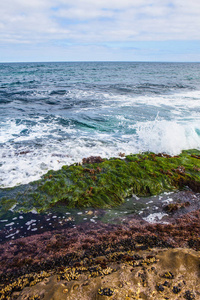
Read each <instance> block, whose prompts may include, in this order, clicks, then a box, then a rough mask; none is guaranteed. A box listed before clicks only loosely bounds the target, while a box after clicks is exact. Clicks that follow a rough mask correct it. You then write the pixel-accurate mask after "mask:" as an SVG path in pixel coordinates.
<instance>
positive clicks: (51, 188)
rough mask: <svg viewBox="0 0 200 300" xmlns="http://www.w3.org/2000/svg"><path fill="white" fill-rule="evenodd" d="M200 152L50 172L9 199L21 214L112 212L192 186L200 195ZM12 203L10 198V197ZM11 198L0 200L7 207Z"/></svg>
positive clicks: (96, 160)
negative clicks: (57, 209)
mask: <svg viewBox="0 0 200 300" xmlns="http://www.w3.org/2000/svg"><path fill="white" fill-rule="evenodd" d="M199 170H200V151H198V150H188V151H183V152H182V153H181V154H180V155H179V156H169V155H166V154H154V153H142V154H134V155H127V156H125V157H124V158H110V159H102V158H100V157H90V158H85V159H83V164H82V165H81V164H74V165H71V166H63V167H62V168H61V169H60V170H58V171H52V170H51V171H49V172H48V173H47V174H45V175H44V176H43V177H42V178H41V179H40V180H38V181H35V182H33V183H31V184H29V185H28V186H27V187H24V191H23V192H20V193H18V194H17V195H15V197H13V199H9V202H10V203H11V202H12V203H16V202H17V206H16V209H17V210H24V211H29V210H31V209H32V208H33V207H35V208H36V209H37V210H38V211H44V210H47V209H48V208H50V207H52V206H54V205H58V204H59V205H65V206H67V207H69V208H73V207H79V208H80V207H99V208H100V207H102V208H106V207H112V206H117V205H120V204H121V203H122V202H123V201H124V199H125V198H126V197H129V196H131V195H132V194H135V195H137V196H151V195H156V194H159V193H161V192H164V191H168V190H175V189H179V188H183V187H185V186H188V187H189V188H191V189H192V190H194V191H196V192H198V191H200V172H199ZM9 198H10V197H9ZM5 203H6V199H5V197H4V199H3V200H1V201H0V205H1V207H2V208H4V204H5Z"/></svg>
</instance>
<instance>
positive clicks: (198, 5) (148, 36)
mask: <svg viewBox="0 0 200 300" xmlns="http://www.w3.org/2000/svg"><path fill="white" fill-rule="evenodd" d="M199 15H200V2H199V0H192V1H188V0H162V1H160V0H152V1H149V0H134V1H133V0H123V1H122V0H96V1H94V0H84V1H83V0H42V1H41V0H31V1H27V0H6V1H2V3H1V6H0V43H1V44H3V45H9V44H10V45H12V44H14V45H16V44H19V45H20V44H23V43H24V44H32V45H42V44H44V45H46V44H48V45H49V47H52V45H59V43H60V45H62V47H64V45H65V46H66V45H69V44H70V45H71V44H73V45H74V46H76V45H79V46H80V45H82V46H84V45H85V46H87V45H88V44H90V45H91V44H92V45H94V46H97V47H101V46H102V45H103V44H105V43H108V42H110V43H112V42H113V43H114V42H119V43H125V42H130V43H134V42H136V41H147V42H151V41H178V40H179V41H183V40H185V41H191V40H200V18H199ZM98 49H99V48H98ZM1 51H2V50H1ZM113 51H114V50H113Z"/></svg>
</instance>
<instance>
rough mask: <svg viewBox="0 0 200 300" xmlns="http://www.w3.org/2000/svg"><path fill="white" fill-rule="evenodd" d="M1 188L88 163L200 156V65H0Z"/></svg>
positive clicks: (114, 63) (68, 63) (87, 63)
mask: <svg viewBox="0 0 200 300" xmlns="http://www.w3.org/2000/svg"><path fill="white" fill-rule="evenodd" d="M0 115H1V118H0V130H1V134H0V187H1V188H4V187H13V186H16V185H20V184H26V183H28V182H31V181H33V180H37V179H39V178H40V177H41V175H42V174H44V173H46V172H47V171H48V170H50V169H53V170H58V169H60V168H61V167H62V166H63V165H65V164H67V165H69V164H72V163H74V162H81V160H82V159H83V158H84V157H88V156H91V155H93V156H97V155H100V156H101V157H104V158H109V157H118V156H119V153H125V154H126V155H127V154H130V153H133V154H134V153H139V152H144V151H153V152H155V153H159V152H165V153H168V154H172V155H173V154H178V153H180V152H181V150H183V149H191V148H196V149H200V63H152V62H149V63H146V62H63V63H62V62H59V63H8V64H0Z"/></svg>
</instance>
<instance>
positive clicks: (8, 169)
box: [0, 90, 200, 213]
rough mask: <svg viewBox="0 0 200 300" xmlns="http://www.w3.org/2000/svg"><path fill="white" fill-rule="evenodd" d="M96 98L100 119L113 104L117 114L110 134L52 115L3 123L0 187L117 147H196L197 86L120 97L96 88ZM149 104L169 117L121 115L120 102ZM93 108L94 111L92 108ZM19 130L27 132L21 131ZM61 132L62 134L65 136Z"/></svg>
mask: <svg viewBox="0 0 200 300" xmlns="http://www.w3.org/2000/svg"><path fill="white" fill-rule="evenodd" d="M73 93H74V94H73V97H77V99H80V98H79V97H83V98H84V97H85V98H87V97H93V96H94V95H93V92H91V91H78V90H77V91H76V92H75V91H73ZM76 93H77V95H76ZM78 93H82V94H81V95H79V94H78ZM88 93H89V94H88ZM97 98H98V99H102V106H101V107H100V108H101V109H104V113H102V117H104V118H105V119H109V118H110V117H111V115H113V114H115V109H118V114H116V115H114V116H113V117H115V118H116V129H115V127H114V125H113V129H112V130H111V131H110V132H109V133H104V132H103V131H96V132H92V131H91V132H88V131H83V130H82V131H81V130H80V129H77V128H75V126H73V125H69V126H63V125H62V124H59V123H58V121H57V120H56V118H55V119H54V118H53V119H52V120H50V121H49V122H48V123H45V118H44V117H38V118H32V119H31V118H30V120H28V121H30V122H34V124H35V125H29V123H28V122H27V124H26V123H16V121H15V120H7V121H5V122H4V123H2V131H1V142H2V143H3V144H2V145H1V148H0V160H1V164H0V187H13V186H16V185H20V184H26V183H29V182H31V181H34V180H38V179H39V178H41V176H42V175H43V174H45V173H46V172H47V171H48V170H50V169H53V170H58V169H60V168H61V167H62V166H63V165H70V164H73V163H75V162H81V161H82V159H83V158H84V157H88V156H91V155H93V156H101V157H105V158H109V157H113V156H114V157H119V153H120V152H122V153H125V154H126V155H127V154H130V153H139V152H143V151H152V152H155V153H158V152H165V153H168V154H171V155H176V154H179V153H180V152H181V151H182V150H183V149H191V148H196V149H200V135H199V132H200V115H199V114H198V111H196V109H197V108H198V109H199V100H200V91H192V92H187V93H177V94H172V95H159V96H153V97H152V96H139V97H133V96H129V95H122V96H120V97H119V96H116V95H111V94H107V93H105V94H102V93H99V94H98V93H97V92H96V91H95V99H97ZM81 99H82V98H81ZM104 100H105V101H104ZM148 105H150V106H151V107H152V106H153V107H154V110H157V112H159V109H163V107H164V106H168V107H167V109H168V111H169V112H171V119H170V118H167V119H163V118H161V117H156V118H155V119H154V120H153V115H151V117H150V118H149V120H147V119H146V117H145V119H142V108H140V109H141V119H142V121H141V120H140V121H137V120H135V119H134V118H133V119H131V117H130V116H129V117H126V116H124V115H123V114H122V112H123V109H122V108H123V107H126V106H128V107H130V109H133V108H134V107H139V106H141V107H142V106H143V108H144V107H145V106H146V107H147V106H148ZM93 109H94V107H92V106H91V107H90V108H85V114H86V113H87V114H86V116H89V114H90V112H93ZM191 109H193V110H192V111H191ZM80 110H81V109H79V110H77V113H79V114H80ZM106 110H108V113H107V114H106ZM144 110H145V109H144ZM112 111H113V114H112ZM126 111H127V108H126ZM146 111H148V108H147V110H146ZM94 113H95V114H97V111H96V110H95V112H94ZM97 115H98V114H97ZM117 122H118V123H117ZM119 127H121V128H122V131H120V130H119ZM24 130H27V131H28V133H27V134H24V133H23V131H24ZM125 132H128V133H126V134H125ZM62 133H63V134H64V135H65V136H66V138H65V139H63V135H62ZM60 138H61V139H60ZM40 139H41V141H42V142H40ZM37 144H38V145H37ZM12 209H14V206H13V208H12ZM33 213H34V212H33Z"/></svg>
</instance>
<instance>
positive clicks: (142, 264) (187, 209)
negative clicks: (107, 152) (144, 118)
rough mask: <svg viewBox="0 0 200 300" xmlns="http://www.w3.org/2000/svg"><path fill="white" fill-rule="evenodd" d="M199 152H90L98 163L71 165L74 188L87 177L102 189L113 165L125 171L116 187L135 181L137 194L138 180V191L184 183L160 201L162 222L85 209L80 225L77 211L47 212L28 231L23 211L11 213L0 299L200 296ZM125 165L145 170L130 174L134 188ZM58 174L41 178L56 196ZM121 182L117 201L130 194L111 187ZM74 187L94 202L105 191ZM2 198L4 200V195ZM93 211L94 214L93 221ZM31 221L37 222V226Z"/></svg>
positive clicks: (0, 253)
mask: <svg viewBox="0 0 200 300" xmlns="http://www.w3.org/2000/svg"><path fill="white" fill-rule="evenodd" d="M191 151H192V150H191ZM199 158H200V156H199V154H197V152H194V151H193V152H185V153H183V154H182V156H181V157H173V158H172V157H169V156H166V155H164V156H163V155H154V154H144V155H143V156H140V155H138V156H130V157H128V158H127V157H126V160H127V161H123V160H118V159H117V160H116V159H113V160H112V159H111V160H110V161H105V162H103V161H101V162H96V159H97V158H89V159H93V160H95V161H90V160H88V161H83V166H72V167H69V168H68V167H66V169H63V171H66V170H67V172H68V171H70V170H71V169H70V168H72V169H75V170H78V172H79V171H80V169H81V172H79V175H78V176H77V175H76V176H75V175H74V179H73V180H74V182H76V183H77V185H76V184H75V183H73V184H72V182H71V183H70V184H71V185H74V186H76V189H78V187H79V185H80V184H81V182H82V181H83V182H84V184H87V187H88V186H91V180H93V181H94V182H96V183H94V184H96V187H95V188H96V189H97V188H99V187H98V186H97V185H99V184H100V182H101V180H105V176H109V174H111V173H110V172H111V170H110V171H109V168H110V167H111V165H112V168H113V166H114V168H115V171H116V172H118V175H119V176H118V175H117V173H116V174H115V175H116V178H117V179H116V180H117V185H116V187H117V186H118V187H119V186H120V185H119V184H120V182H121V186H123V187H126V189H125V190H126V191H128V190H129V188H130V187H131V186H132V190H131V193H132V192H133V188H137V185H136V186H135V185H134V182H136V181H137V180H138V181H137V184H140V183H141V185H140V190H138V191H141V193H143V192H144V191H145V192H146V193H150V194H151V193H152V194H156V191H157V190H159V191H162V190H166V188H167V187H168V188H170V186H171V188H172V189H175V188H177V187H179V189H182V188H183V189H182V190H180V191H179V192H177V193H175V194H174V195H173V196H172V199H171V200H170V202H169V201H168V202H166V204H165V205H164V204H163V203H164V202H163V203H162V205H160V207H158V210H159V209H160V212H161V213H162V216H163V217H162V219H161V220H160V219H159V220H158V222H156V221H155V220H154V221H153V222H148V221H149V220H150V219H149V218H145V217H144V216H143V215H142V214H136V213H134V212H133V213H129V214H127V215H123V217H120V216H118V217H117V218H118V219H117V222H103V221H102V220H103V219H101V218H98V216H99V215H103V214H104V213H105V212H104V211H103V209H102V208H100V209H98V208H96V207H94V208H93V209H88V210H87V213H86V212H85V213H86V214H87V216H88V218H85V219H86V221H84V222H79V223H78V222H77V223H75V222H74V221H73V216H71V215H70V216H69V215H68V217H63V218H64V219H62V220H61V219H59V218H58V217H57V216H56V215H55V216H54V215H53V214H52V215H51V216H52V217H51V218H50V217H49V215H48V214H47V215H45V214H44V215H40V214H38V215H35V218H34V220H32V219H31V220H28V221H27V220H23V222H24V223H23V224H26V226H28V227H29V229H31V230H29V231H27V232H28V233H26V235H25V234H24V236H23V237H22V235H21V234H22V233H23V230H24V229H23V226H22V223H20V222H22V219H23V218H25V217H24V216H25V215H22V214H20V213H19V212H17V213H18V214H19V215H17V217H16V216H15V215H12V214H14V212H13V211H12V212H9V214H11V220H12V222H10V221H9V220H7V221H8V223H2V224H5V225H4V226H2V227H1V230H0V238H1V241H2V243H1V245H0V261H1V264H0V299H1V300H4V299H13V300H16V299H18V300H22V299H27V300H33V299H44V300H50V299H52V300H53V299H54V300H58V299H59V300H62V299H68V300H72V299H73V300H74V299H81V300H82V299H83V300H84V299H85V300H86V299H88V300H89V299H90V300H101V299H102V300H105V299H113V300H121V299H126V300H129V299H144V300H148V299H156V300H160V299H170V300H173V299H174V300H178V299H182V300H185V299H186V300H191V299H200V288H199V287H200V194H199V192H200V190H199V182H200V180H199V178H200V177H199V167H200V166H199ZM129 163H130V164H129ZM132 163H133V164H132ZM91 164H92V165H91ZM101 164H102V165H101ZM103 164H104V165H103ZM175 164H176V165H175ZM100 165H101V167H100ZM127 165H128V167H129V168H130V169H129V171H130V170H131V169H132V167H133V166H136V165H137V170H136V171H137V172H139V174H140V175H138V177H137V178H136V177H134V176H133V179H130V181H129V184H130V186H127V183H126V181H123V180H122V177H123V176H122V175H123V172H124V168H125V167H127ZM161 165H162V168H161ZM103 166H104V167H103ZM106 166H107V167H108V169H106ZM164 166H165V168H164ZM169 167H170V168H169ZM120 170H121V171H123V172H122V173H120V172H121V171H120ZM129 171H128V172H129ZM70 172H71V171H70ZM132 172H133V173H134V172H135V171H134V168H133V169H132ZM119 173H120V174H121V175H120V174H119ZM81 174H82V175H81ZM145 174H146V175H145ZM153 174H154V175H153ZM127 176H128V175H127V174H126V176H125V177H124V178H125V179H127V178H128V177H127ZM59 178H60V172H57V173H56V172H53V173H52V174H51V173H48V176H47V175H46V177H44V178H43V179H42V181H40V182H38V183H37V185H38V188H39V189H42V190H43V191H44V190H45V189H46V188H47V187H48V188H49V186H51V187H52V191H51V190H50V191H48V193H50V195H51V193H53V191H54V184H55V183H56V184H57V185H56V186H57V188H58V187H59V184H61V183H62V182H60V181H59ZM75 178H76V180H75ZM80 178H81V179H80ZM151 179H152V180H151ZM121 180H122V181H121ZM131 180H132V181H131ZM66 182H67V181H66ZM97 183H98V184H97ZM115 184H116V182H114V184H113V186H112V180H111V181H110V182H108V186H107V187H106V188H109V187H111V188H112V189H111V196H112V197H113V198H112V197H111V202H112V199H119V197H118V196H119V195H121V196H120V197H122V196H123V197H125V193H124V190H121V189H120V188H116V191H114V190H113V188H114V186H115ZM66 186H67V185H66ZM66 186H64V187H63V188H66ZM44 187H45V188H44ZM102 187H104V186H103V185H102ZM95 188H94V189H95ZM154 189H155V193H154ZM46 191H47V190H46ZM99 191H100V190H99ZM142 191H143V192H142ZM115 192H116V193H117V194H116V193H115ZM74 193H75V195H76V196H77V197H79V198H80V199H81V197H83V196H84V195H85V196H84V197H85V198H84V197H83V199H86V200H87V201H89V202H87V204H88V203H90V201H97V200H98V197H100V196H102V195H103V194H104V193H105V190H104V189H102V193H103V194H101V193H100V194H98V193H96V192H94V191H93V189H89V190H88V188H86V191H85V194H84V195H83V194H81V192H80V194H76V190H74ZM52 195H53V194H52ZM81 195H82V196H81ZM117 195H118V196H117ZM137 195H138V194H137ZM29 196H30V195H29V194H28V197H29ZM43 196H44V194H43ZM70 197H71V196H70ZM123 197H122V198H120V199H121V200H120V201H122V200H123ZM134 197H136V198H137V196H136V195H134ZM52 199H53V198H52V197H51V201H53V200H52ZM106 199H107V198H104V200H105V203H106ZM159 199H161V197H160V198H159ZM159 199H158V201H160V200H159ZM168 200H169V199H168ZM34 201H36V200H34ZM66 201H67V202H66ZM120 201H119V202H120ZM141 201H142V200H141ZM150 202H152V201H150ZM150 202H149V203H150ZM1 203H3V204H6V200H5V199H3V200H2V201H1ZM11 203H12V204H13V202H12V200H11ZM24 203H25V202H24ZM49 203H50V202H48V205H49ZM105 203H104V204H105ZM58 204H60V205H61V209H62V207H64V205H65V204H66V205H67V204H69V199H68V200H67V198H65V199H63V201H61V202H60V201H58V202H57V204H56V203H54V206H55V205H58ZM115 204H116V203H115ZM6 205H7V204H6ZM107 205H108V203H107ZM8 207H9V205H8ZM4 208H5V206H4ZM43 208H44V207H43ZM146 209H150V208H146ZM77 214H82V212H81V211H80V212H78V213H77V212H76V215H77ZM91 215H93V217H94V218H92V219H89V216H91ZM3 216H4V215H3ZM13 216H14V217H13ZM95 218H96V219H95ZM83 219H84V218H83ZM4 221H6V220H1V222H4ZM91 221H92V222H91ZM104 221H105V220H104ZM15 222H16V223H15ZM53 222H54V223H53ZM17 224H18V225H17ZM32 224H34V226H35V227H31V226H32ZM47 224H48V226H47ZM50 224H51V225H50ZM16 226H18V228H17V227H16ZM36 227H37V231H36V230H35V228H36ZM8 228H10V232H9V230H8ZM20 228H22V229H21V231H20ZM12 231H15V234H12Z"/></svg>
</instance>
